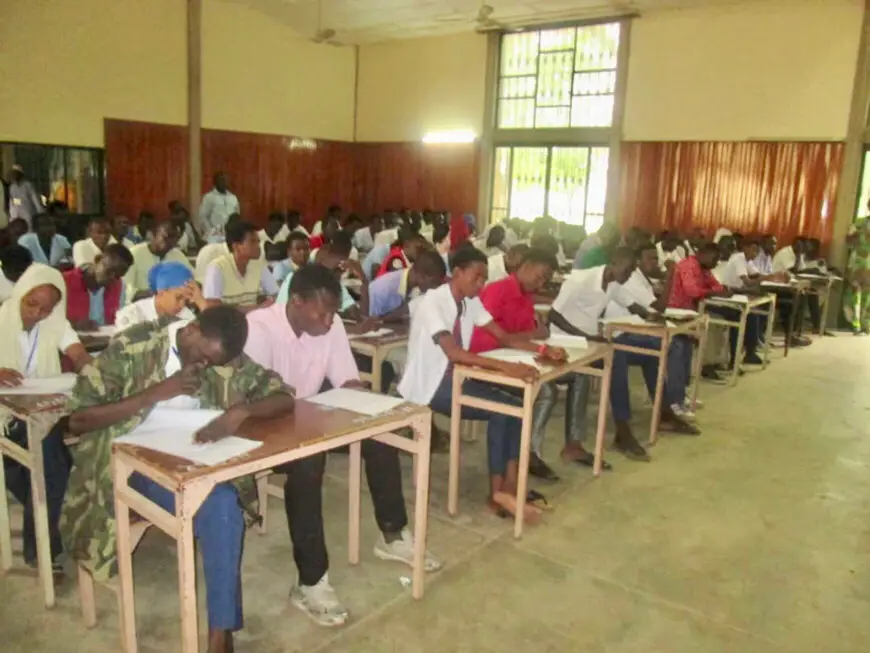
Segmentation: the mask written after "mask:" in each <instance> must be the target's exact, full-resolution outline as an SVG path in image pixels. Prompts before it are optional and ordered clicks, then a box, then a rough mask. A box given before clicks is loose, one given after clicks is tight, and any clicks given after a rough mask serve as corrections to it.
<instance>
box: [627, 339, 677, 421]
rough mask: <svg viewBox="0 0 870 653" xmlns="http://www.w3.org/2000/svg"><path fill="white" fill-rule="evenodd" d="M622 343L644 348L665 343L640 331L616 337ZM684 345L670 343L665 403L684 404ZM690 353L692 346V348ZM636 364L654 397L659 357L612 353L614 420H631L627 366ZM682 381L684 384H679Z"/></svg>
mask: <svg viewBox="0 0 870 653" xmlns="http://www.w3.org/2000/svg"><path fill="white" fill-rule="evenodd" d="M614 342H618V343H620V344H623V345H630V346H632V347H642V348H644V349H659V348H660V347H661V346H662V340H661V338H656V337H655V336H647V335H640V334H637V333H623V334H621V335H620V336H618V337H617V338H615V339H614ZM685 349H686V347H685V344H682V343H677V341H676V340H674V341H672V342H671V345H670V347H669V349H668V355H667V372H668V379H669V383H666V384H665V388H664V396H663V398H664V405H665V406H670V405H671V404H673V403H677V402H679V403H682V402H683V400H684V399H685V397H686V383H687V381H688V379H687V376H686V363H685V353H684V352H685ZM689 352H691V349H689ZM630 365H637V366H639V367H640V368H641V372H643V380H644V382H645V383H646V388H647V391H648V392H649V395H650V397H654V396H655V392H656V380H657V379H658V374H659V359H658V358H654V357H652V356H648V355H646V354H638V353H635V352H628V351H618V350H617V351H614V352H613V372H612V374H611V377H610V407H611V410H612V411H613V419H614V420H615V421H617V422H628V421H629V420H630V419H631V400H630V398H629V393H628V368H629V366H630ZM680 384H682V385H680Z"/></svg>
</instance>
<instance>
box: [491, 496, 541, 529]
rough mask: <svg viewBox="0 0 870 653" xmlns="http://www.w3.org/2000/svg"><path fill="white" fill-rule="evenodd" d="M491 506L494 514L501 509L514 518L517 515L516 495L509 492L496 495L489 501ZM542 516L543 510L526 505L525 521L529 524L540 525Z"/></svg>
mask: <svg viewBox="0 0 870 653" xmlns="http://www.w3.org/2000/svg"><path fill="white" fill-rule="evenodd" d="M489 505H490V508H491V509H492V510H493V511H494V512H498V510H499V509H501V510H504V511H506V512H508V513H509V514H511V515H513V516H516V514H517V498H516V496H515V495H513V494H508V493H507V492H496V493H494V494H493V495H492V497H491V498H490V500H489ZM541 514H542V513H541V509H540V508H538V507H537V506H534V505H532V504H530V503H526V504H525V505H524V506H523V520H524V521H525V522H526V523H527V524H537V523H539V522H540V521H541Z"/></svg>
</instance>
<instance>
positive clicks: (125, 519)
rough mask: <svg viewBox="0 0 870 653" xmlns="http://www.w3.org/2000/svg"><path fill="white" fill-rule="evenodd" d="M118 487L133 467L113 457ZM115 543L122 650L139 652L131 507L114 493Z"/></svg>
mask: <svg viewBox="0 0 870 653" xmlns="http://www.w3.org/2000/svg"><path fill="white" fill-rule="evenodd" d="M112 467H113V475H114V481H115V487H116V488H118V487H126V485H127V482H128V481H129V479H130V469H128V468H127V467H126V466H125V465H124V464H123V463H121V462H119V461H118V460H117V459H114V460H113V462H112ZM115 529H116V541H115V547H116V549H117V556H118V586H119V587H118V618H119V620H120V622H121V623H120V629H121V650H123V651H124V653H136V651H138V650H139V649H138V647H137V644H136V603H135V599H134V595H133V539H132V537H131V535H130V509H129V508H128V507H127V504H126V503H124V502H123V501H122V500H121V499H120V498H119V497H118V493H117V492H116V493H115Z"/></svg>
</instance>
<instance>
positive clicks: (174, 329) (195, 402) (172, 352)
mask: <svg viewBox="0 0 870 653" xmlns="http://www.w3.org/2000/svg"><path fill="white" fill-rule="evenodd" d="M189 323H190V320H179V321H178V322H173V323H172V324H170V325H169V326H168V327H166V330H167V332H168V333H169V354H168V355H167V357H166V366H165V367H164V368H163V369H164V372H165V373H166V378H167V379H168V378H169V377H170V376H172V375H173V374H175V373H176V372H178V371H180V370H181V359H180V358H179V357H178V348H177V344H176V343H177V340H178V330H179V329H181V328H182V327H185V326H187V325H188V324H189ZM154 407H155V408H187V409H191V410H195V409H198V408H199V407H200V401H199V399H197V398H196V397H190V396H188V395H178V396H177V397H173V398H172V399H167V400H166V401H160V402H157V403H156V404H155V405H154Z"/></svg>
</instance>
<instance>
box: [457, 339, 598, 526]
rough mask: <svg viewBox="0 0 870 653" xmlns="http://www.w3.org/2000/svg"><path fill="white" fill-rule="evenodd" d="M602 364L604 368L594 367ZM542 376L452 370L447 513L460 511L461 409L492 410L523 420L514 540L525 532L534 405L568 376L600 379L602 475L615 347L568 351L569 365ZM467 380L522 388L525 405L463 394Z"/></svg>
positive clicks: (460, 367)
mask: <svg viewBox="0 0 870 653" xmlns="http://www.w3.org/2000/svg"><path fill="white" fill-rule="evenodd" d="M598 361H601V362H602V368H601V369H598V368H595V367H592V365H593V364H594V363H596V362H598ZM538 367H539V369H540V370H541V375H540V376H539V377H538V379H537V380H536V381H534V382H533V383H527V382H525V381H521V380H520V379H515V378H512V377H509V376H506V375H504V374H501V373H500V372H493V371H490V370H484V369H482V368H479V367H469V366H467V365H456V366H454V368H453V405H452V407H451V410H450V475H449V481H448V490H447V511H448V512H449V513H450V514H451V515H456V513H457V512H458V511H459V446H460V443H459V425H460V422H461V420H462V406H471V407H473V408H480V409H482V410H489V411H492V412H494V413H500V414H502V415H510V416H511V417H516V418H518V419H519V420H521V421H522V435H521V440H520V460H519V474H518V476H519V477H518V479H517V514H516V518H515V519H514V537H520V535H522V533H523V510H524V508H525V505H526V492H527V489H528V481H529V451H530V449H531V439H532V405H533V404H534V403H535V398H536V397H537V396H538V391H539V390H540V389H541V385H542V384H544V383H547V382H549V381H555V380H556V379H558V378H561V377H563V376H566V375H568V374H588V375H590V376H599V377H601V396H600V398H599V400H598V430H597V431H596V436H595V465H594V467H593V471H594V474H595V476H598V475H600V474H601V461H602V454H603V451H604V430H605V426H606V423H607V402H608V399H609V397H610V372H611V369H612V367H613V348H612V347H610V345H606V344H602V343H590V345H589V347H588V348H586V349H569V350H568V362H566V363H563V364H561V365H555V366H549V365H539V366H538ZM466 379H475V380H478V381H485V382H487V383H494V384H497V385H503V386H504V385H506V386H510V387H512V388H519V389H520V390H522V393H523V395H522V396H523V406H522V408H519V407H517V406H509V405H507V404H502V403H498V402H495V401H489V400H486V399H478V398H476V397H471V396H468V395H465V394H463V393H462V385H463V382H464V381H465V380H466Z"/></svg>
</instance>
